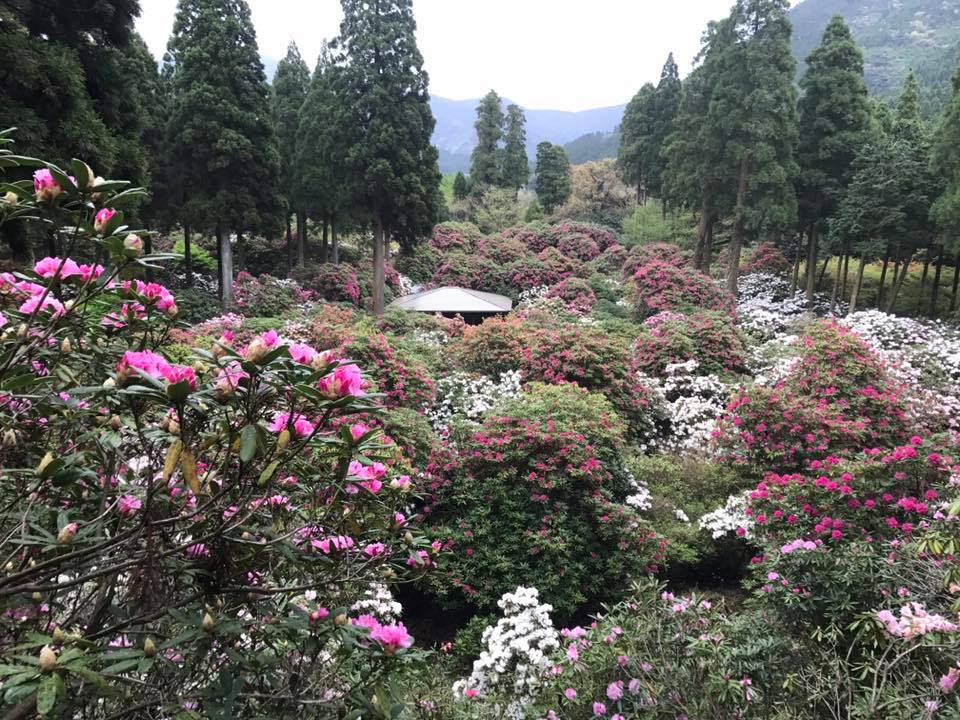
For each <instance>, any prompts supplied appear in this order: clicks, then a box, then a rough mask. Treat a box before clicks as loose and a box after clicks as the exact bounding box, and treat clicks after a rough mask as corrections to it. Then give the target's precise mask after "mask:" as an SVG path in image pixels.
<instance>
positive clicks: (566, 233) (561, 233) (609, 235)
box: [550, 220, 617, 251]
mask: <svg viewBox="0 0 960 720" xmlns="http://www.w3.org/2000/svg"><path fill="white" fill-rule="evenodd" d="M550 235H551V236H552V238H553V241H552V243H551V244H552V245H555V246H556V247H560V245H561V243H562V242H563V238H564V237H575V236H578V235H579V236H582V235H585V236H587V237H588V238H590V239H591V240H593V242H595V243H596V244H597V248H598V249H599V250H601V251H603V250H606V249H607V248H608V247H610V246H611V245H613V244H615V243H616V242H617V234H616V233H615V232H614V231H613V230H612V229H610V228H609V227H607V226H606V225H596V224H594V223H586V222H577V221H573V220H568V221H565V222H561V223H557V224H556V225H553V226H551V227H550Z"/></svg>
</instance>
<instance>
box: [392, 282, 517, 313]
mask: <svg viewBox="0 0 960 720" xmlns="http://www.w3.org/2000/svg"><path fill="white" fill-rule="evenodd" d="M390 307H397V308H403V309H404V310H415V311H417V312H440V313H503V312H509V311H510V309H511V308H512V307H513V300H511V299H510V298H508V297H506V296H504V295H497V294H495V293H489V292H482V291H481V290H468V289H467V288H462V287H454V286H446V287H438V288H433V289H432V290H424V291H422V292H417V293H413V294H412V295H404V296H403V297H400V298H397V299H396V300H394V301H393V302H392V303H390Z"/></svg>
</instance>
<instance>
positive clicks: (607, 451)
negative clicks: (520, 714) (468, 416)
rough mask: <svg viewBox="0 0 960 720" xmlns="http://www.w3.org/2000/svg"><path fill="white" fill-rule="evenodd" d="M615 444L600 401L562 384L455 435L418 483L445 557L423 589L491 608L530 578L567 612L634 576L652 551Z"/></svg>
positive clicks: (618, 436) (618, 427) (537, 388)
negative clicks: (632, 504)
mask: <svg viewBox="0 0 960 720" xmlns="http://www.w3.org/2000/svg"><path fill="white" fill-rule="evenodd" d="M548 409H549V410H548ZM623 443H624V432H623V427H622V424H621V423H620V422H619V421H618V419H617V417H616V416H615V414H614V413H613V408H612V407H611V406H610V404H609V403H608V402H607V401H606V400H604V398H603V397H602V396H600V395H597V394H593V393H589V392H587V391H586V390H583V389H581V388H578V387H576V386H573V385H561V386H545V385H534V386H532V387H531V388H530V389H529V391H528V392H527V393H525V394H524V395H522V396H520V397H518V398H516V399H513V400H510V401H508V402H506V403H504V404H503V405H502V406H500V407H499V408H498V411H497V413H496V414H493V415H490V416H488V417H487V418H486V419H485V420H484V422H483V424H482V426H481V427H480V428H479V429H477V428H475V427H463V428H462V429H459V430H454V432H453V436H452V437H451V440H450V442H449V443H447V444H445V445H444V446H443V447H441V448H440V449H439V450H438V452H437V453H436V454H435V456H434V459H433V461H432V463H431V465H430V466H429V468H428V469H429V472H430V478H429V480H428V481H427V484H426V488H427V489H428V490H429V492H430V496H429V497H428V498H427V503H428V507H429V512H427V513H426V517H427V518H428V523H429V524H430V526H431V532H432V533H433V534H434V535H435V537H436V538H437V539H438V540H439V541H440V542H441V543H442V544H443V547H444V549H445V550H447V551H448V552H449V554H448V556H447V560H446V563H445V565H444V573H445V576H441V575H439V574H438V575H437V576H436V578H435V579H434V580H435V582H433V584H432V585H431V587H432V588H433V590H434V592H435V593H437V594H438V595H440V596H441V597H444V598H447V599H448V600H449V601H450V602H453V603H457V604H459V603H463V602H466V603H468V604H470V605H472V606H474V607H477V608H480V609H491V608H492V607H493V606H494V604H495V603H496V601H497V599H498V598H500V596H501V595H502V594H503V593H504V592H506V591H507V590H509V589H512V588H514V587H516V586H517V585H522V584H533V583H534V582H535V583H536V585H537V588H538V590H539V591H540V596H541V597H542V598H543V599H544V600H545V601H546V602H549V603H550V604H551V605H553V607H554V609H555V610H556V611H557V613H558V614H560V615H561V616H564V617H569V616H570V614H571V613H572V612H573V611H574V610H575V609H577V608H578V607H580V606H581V605H583V604H585V603H590V602H595V601H596V600H598V599H602V598H608V597H610V595H609V593H610V591H611V590H612V589H613V588H615V587H617V586H618V585H619V583H621V582H623V580H624V579H625V578H626V577H629V576H630V575H631V573H635V572H641V571H643V569H644V568H645V567H647V566H648V565H649V564H650V563H651V562H653V560H654V558H655V556H656V554H657V552H658V550H659V548H658V544H657V543H656V541H655V540H654V537H653V533H652V532H651V531H650V530H649V528H647V527H646V525H645V523H644V522H643V521H642V520H641V518H640V517H639V515H638V514H637V513H636V511H635V510H634V509H633V508H631V507H629V506H628V505H626V504H625V503H624V499H625V498H626V497H627V495H629V494H630V493H631V492H632V491H633V487H632V486H631V485H630V482H629V477H628V476H627V474H626V473H625V472H624V469H623V467H622V461H621V459H620V455H621V453H622V451H623ZM425 512H426V511H425ZM441 581H442V582H441Z"/></svg>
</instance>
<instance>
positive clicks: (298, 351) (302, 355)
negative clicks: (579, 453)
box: [288, 343, 317, 365]
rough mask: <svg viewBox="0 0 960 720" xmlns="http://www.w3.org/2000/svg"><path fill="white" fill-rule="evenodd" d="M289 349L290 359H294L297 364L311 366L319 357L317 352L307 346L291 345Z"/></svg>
mask: <svg viewBox="0 0 960 720" xmlns="http://www.w3.org/2000/svg"><path fill="white" fill-rule="evenodd" d="M288 349H289V351H290V357H292V358H293V359H294V361H295V362H298V363H301V364H303V365H309V364H310V363H312V362H313V359H314V358H315V357H316V356H317V351H316V350H314V349H313V348H312V347H310V346H309V345H305V344H300V343H297V344H294V345H291V346H290V347H289V348H288Z"/></svg>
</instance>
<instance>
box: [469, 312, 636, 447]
mask: <svg viewBox="0 0 960 720" xmlns="http://www.w3.org/2000/svg"><path fill="white" fill-rule="evenodd" d="M457 352H458V357H459V358H460V361H461V363H462V364H463V366H464V367H465V368H466V369H468V370H473V371H475V372H480V373H484V374H487V375H491V376H496V375H497V374H499V373H501V372H506V371H509V370H515V369H518V368H519V370H520V373H521V376H522V377H523V379H524V381H525V382H546V383H553V384H562V383H576V384H577V385H579V386H580V387H582V388H586V389H588V390H593V391H596V392H599V393H602V394H604V395H606V397H607V398H608V399H609V400H610V402H611V403H612V405H613V407H614V408H615V409H616V411H617V412H618V413H619V414H620V416H621V417H622V418H623V419H624V420H625V421H626V422H627V425H628V428H629V433H630V437H631V439H632V440H634V441H639V442H645V441H646V440H647V439H649V438H650V437H651V436H652V434H653V426H654V417H653V409H652V407H651V403H650V397H649V396H650V391H649V389H648V388H647V387H646V386H645V385H643V384H642V383H640V382H639V380H638V379H637V378H636V376H635V374H634V373H633V372H632V370H631V358H630V350H629V345H628V343H626V342H625V341H624V340H623V339H622V338H620V337H618V336H616V335H612V334H610V333H608V332H605V331H604V330H602V329H600V328H590V327H582V326H578V325H569V324H565V323H561V324H557V325H555V326H544V325H539V324H536V323H535V322H532V321H524V320H521V319H520V318H517V317H515V316H512V317H510V318H508V319H506V320H500V319H491V320H486V321H485V322H484V323H483V324H481V325H479V326H477V327H474V328H468V329H467V331H466V333H465V334H464V338H463V340H462V342H461V343H460V345H459V347H458V349H457Z"/></svg>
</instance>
